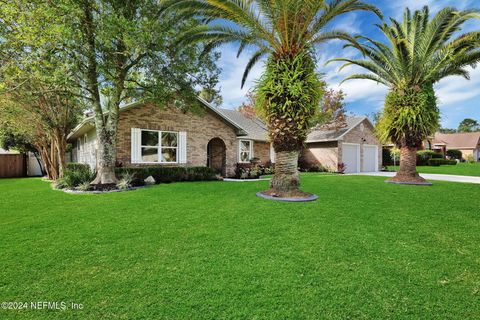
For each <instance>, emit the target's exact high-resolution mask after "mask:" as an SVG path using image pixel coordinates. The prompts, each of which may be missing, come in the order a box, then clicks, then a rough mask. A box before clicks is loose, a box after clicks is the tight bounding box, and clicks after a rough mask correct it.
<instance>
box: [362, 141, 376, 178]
mask: <svg viewBox="0 0 480 320" xmlns="http://www.w3.org/2000/svg"><path fill="white" fill-rule="evenodd" d="M376 171H378V146H374V145H366V144H365V145H363V164H362V172H376Z"/></svg>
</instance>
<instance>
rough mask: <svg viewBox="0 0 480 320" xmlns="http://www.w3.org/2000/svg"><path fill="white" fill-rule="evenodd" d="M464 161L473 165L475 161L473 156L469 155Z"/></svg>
mask: <svg viewBox="0 0 480 320" xmlns="http://www.w3.org/2000/svg"><path fill="white" fill-rule="evenodd" d="M465 161H467V162H468V163H475V159H474V158H473V155H471V154H469V155H468V156H467V157H466V158H465Z"/></svg>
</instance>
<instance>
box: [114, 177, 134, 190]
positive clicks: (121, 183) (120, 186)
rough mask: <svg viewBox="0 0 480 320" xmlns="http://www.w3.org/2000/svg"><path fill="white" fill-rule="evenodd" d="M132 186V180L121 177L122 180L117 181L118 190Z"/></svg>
mask: <svg viewBox="0 0 480 320" xmlns="http://www.w3.org/2000/svg"><path fill="white" fill-rule="evenodd" d="M130 187H131V181H129V180H127V179H124V178H122V179H120V181H118V183H117V188H118V190H122V191H125V190H128V189H130Z"/></svg>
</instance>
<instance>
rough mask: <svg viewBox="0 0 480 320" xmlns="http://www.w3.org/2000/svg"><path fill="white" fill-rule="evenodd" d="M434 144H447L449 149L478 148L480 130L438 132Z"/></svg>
mask: <svg viewBox="0 0 480 320" xmlns="http://www.w3.org/2000/svg"><path fill="white" fill-rule="evenodd" d="M433 144H446V145H447V148H448V149H476V148H477V146H478V145H479V144H480V132H469V133H438V132H437V133H436V134H435V137H434V139H433Z"/></svg>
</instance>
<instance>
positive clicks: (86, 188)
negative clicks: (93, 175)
mask: <svg viewBox="0 0 480 320" xmlns="http://www.w3.org/2000/svg"><path fill="white" fill-rule="evenodd" d="M91 188H92V186H91V185H90V182H88V181H87V182H83V183H80V185H79V186H78V187H77V189H78V190H80V191H89V190H90V189H91Z"/></svg>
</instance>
